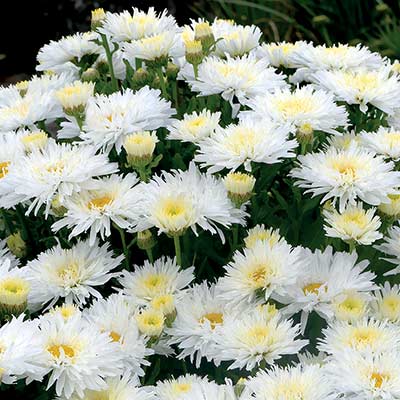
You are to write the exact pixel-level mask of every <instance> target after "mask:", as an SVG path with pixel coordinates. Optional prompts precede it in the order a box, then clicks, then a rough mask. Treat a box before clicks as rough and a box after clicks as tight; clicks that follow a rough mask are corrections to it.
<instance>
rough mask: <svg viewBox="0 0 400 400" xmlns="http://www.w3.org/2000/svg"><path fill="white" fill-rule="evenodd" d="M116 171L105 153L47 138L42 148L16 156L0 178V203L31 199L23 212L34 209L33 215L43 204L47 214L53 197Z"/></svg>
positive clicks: (63, 194) (72, 190) (65, 193)
mask: <svg viewBox="0 0 400 400" xmlns="http://www.w3.org/2000/svg"><path fill="white" fill-rule="evenodd" d="M117 170H118V169H117V164H116V163H110V162H109V160H108V157H107V156H106V155H105V154H96V149H95V148H94V147H92V146H77V145H71V144H67V143H62V144H57V143H56V142H55V141H54V140H49V142H48V144H47V146H46V147H45V148H44V149H43V150H39V149H38V150H35V151H32V152H31V153H29V154H27V155H26V156H24V157H21V158H19V160H18V162H17V163H15V165H13V168H12V170H10V172H9V174H8V176H7V181H5V180H4V181H1V180H0V194H1V197H2V198H1V200H0V205H1V206H2V207H6V208H9V207H12V206H14V205H16V204H18V203H21V202H25V201H29V200H32V202H31V204H30V206H29V208H28V211H27V213H30V212H31V211H32V210H34V213H35V215H36V214H37V213H38V211H39V209H40V207H41V206H42V205H45V214H46V215H47V214H48V212H49V210H50V206H51V202H52V200H54V199H55V197H56V196H58V197H59V199H60V201H63V200H64V198H65V197H67V196H71V195H72V194H74V193H76V192H79V191H80V190H81V188H82V186H84V185H86V184H87V183H88V182H89V181H90V180H91V179H92V178H93V177H95V176H101V175H107V174H111V173H113V172H116V171H117Z"/></svg>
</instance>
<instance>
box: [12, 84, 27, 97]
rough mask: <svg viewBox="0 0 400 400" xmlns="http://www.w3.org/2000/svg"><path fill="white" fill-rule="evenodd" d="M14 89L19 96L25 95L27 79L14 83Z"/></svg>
mask: <svg viewBox="0 0 400 400" xmlns="http://www.w3.org/2000/svg"><path fill="white" fill-rule="evenodd" d="M15 87H16V89H17V90H18V92H19V94H20V95H21V97H24V96H25V95H26V92H27V91H28V87H29V81H20V82H17V83H16V84H15Z"/></svg>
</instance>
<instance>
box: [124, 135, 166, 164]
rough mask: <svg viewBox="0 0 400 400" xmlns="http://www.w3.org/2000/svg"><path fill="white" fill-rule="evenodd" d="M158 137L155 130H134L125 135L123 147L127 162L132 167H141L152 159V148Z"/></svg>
mask: <svg viewBox="0 0 400 400" xmlns="http://www.w3.org/2000/svg"><path fill="white" fill-rule="evenodd" d="M157 142H158V138H157V135H156V132H155V131H153V132H149V131H143V132H136V133H133V134H131V135H129V136H127V137H126V139H125V142H124V145H123V146H124V149H125V151H126V153H127V156H128V157H127V158H128V163H129V165H130V166H132V167H134V168H143V167H145V166H146V165H148V164H149V163H150V162H151V160H152V159H153V153H154V149H155V147H156V143H157Z"/></svg>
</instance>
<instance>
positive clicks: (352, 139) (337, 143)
mask: <svg viewBox="0 0 400 400" xmlns="http://www.w3.org/2000/svg"><path fill="white" fill-rule="evenodd" d="M352 146H353V147H364V146H363V143H362V140H361V136H360V135H358V134H356V133H355V132H354V131H351V132H344V133H343V134H341V135H340V136H339V135H334V136H329V137H328V138H327V143H325V144H324V146H323V147H324V148H325V149H329V148H330V147H334V148H335V149H337V150H347V149H349V148H350V147H352Z"/></svg>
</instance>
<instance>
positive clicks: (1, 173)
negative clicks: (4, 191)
mask: <svg viewBox="0 0 400 400" xmlns="http://www.w3.org/2000/svg"><path fill="white" fill-rule="evenodd" d="M9 165H10V161H3V162H0V179H1V178H4V177H5V176H6V175H7V174H8V166H9Z"/></svg>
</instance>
